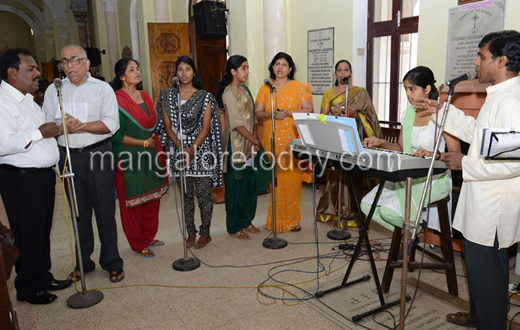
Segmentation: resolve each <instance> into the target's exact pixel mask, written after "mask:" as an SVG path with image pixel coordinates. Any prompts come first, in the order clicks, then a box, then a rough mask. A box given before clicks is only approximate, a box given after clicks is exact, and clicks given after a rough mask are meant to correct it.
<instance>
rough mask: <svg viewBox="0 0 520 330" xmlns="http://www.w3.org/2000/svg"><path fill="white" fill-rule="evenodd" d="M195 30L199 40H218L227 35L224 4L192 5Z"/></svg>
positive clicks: (207, 2) (204, 2)
mask: <svg viewBox="0 0 520 330" xmlns="http://www.w3.org/2000/svg"><path fill="white" fill-rule="evenodd" d="M193 15H194V18H195V30H196V32H197V38H199V39H220V38H222V37H225V36H226V35H227V28H226V4H225V3H223V2H218V1H204V0H203V1H201V2H198V3H196V4H194V5H193Z"/></svg>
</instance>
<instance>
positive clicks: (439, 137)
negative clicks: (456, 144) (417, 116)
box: [403, 84, 455, 262]
mask: <svg viewBox="0 0 520 330" xmlns="http://www.w3.org/2000/svg"><path fill="white" fill-rule="evenodd" d="M443 87H444V86H441V88H440V89H439V99H440V93H441V91H442V88H443ZM449 87H450V89H449V91H448V100H447V101H446V106H445V107H444V113H443V115H442V120H441V124H440V125H438V126H439V134H438V135H437V140H436V141H435V147H434V149H433V157H432V159H431V161H430V167H429V168H428V175H427V177H426V182H424V188H423V192H422V196H421V201H420V203H419V204H418V205H419V208H418V210H417V216H416V217H415V221H414V222H413V224H410V226H411V227H412V228H413V230H412V233H411V235H410V245H409V246H408V253H409V254H411V253H412V250H413V247H414V246H415V240H416V239H417V238H416V237H417V226H418V224H419V219H420V217H422V207H423V205H424V200H425V199H426V194H427V193H428V190H429V186H430V184H431V181H432V176H433V167H434V164H435V158H436V156H437V153H438V151H439V147H440V145H441V140H442V133H443V132H444V124H445V123H446V117H447V115H448V111H449V109H450V104H451V97H452V96H453V92H454V90H455V84H451V85H449ZM403 262H404V259H403Z"/></svg>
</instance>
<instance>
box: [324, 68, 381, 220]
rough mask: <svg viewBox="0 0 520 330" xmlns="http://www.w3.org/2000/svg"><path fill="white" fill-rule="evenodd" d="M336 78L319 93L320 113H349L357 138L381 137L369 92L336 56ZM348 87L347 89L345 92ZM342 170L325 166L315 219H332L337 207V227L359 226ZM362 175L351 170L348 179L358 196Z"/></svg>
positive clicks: (346, 180)
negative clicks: (358, 84)
mask: <svg viewBox="0 0 520 330" xmlns="http://www.w3.org/2000/svg"><path fill="white" fill-rule="evenodd" d="M335 76H336V82H335V84H334V85H335V86H334V88H330V89H328V90H326V91H325V93H324V94H323V98H322V102H321V113H323V114H325V115H333V116H342V117H345V116H347V117H351V118H355V119H356V125H357V128H358V133H359V138H360V139H361V141H363V139H365V138H367V137H377V138H383V133H382V131H381V127H380V126H379V121H378V120H377V113H376V111H375V109H374V106H373V105H372V100H371V99H370V95H368V92H367V91H366V89H364V88H363V87H358V86H352V85H351V81H352V66H351V65H350V63H349V62H348V61H347V60H340V61H339V62H338V63H336V66H335ZM347 88H348V93H347ZM341 173H342V170H341V169H339V170H327V171H326V172H325V179H326V181H327V184H326V186H325V189H324V190H323V192H322V193H321V196H320V200H319V202H318V206H317V209H316V220H317V221H320V222H328V221H331V220H333V219H334V214H337V213H338V212H337V210H338V208H339V207H341V219H339V220H341V221H342V222H341V227H342V228H345V227H347V226H359V225H358V224H359V222H358V214H357V210H355V207H353V206H354V205H355V204H354V199H353V197H352V196H351V192H350V189H349V182H348V177H347V175H346V174H345V175H341ZM340 176H341V177H342V182H341V184H343V189H342V190H343V193H342V197H341V201H340V200H338V191H339V184H340ZM363 178H364V177H363V176H360V175H356V174H352V180H353V181H354V186H355V187H356V191H357V193H358V196H361V193H362V187H363V180H364V179H363Z"/></svg>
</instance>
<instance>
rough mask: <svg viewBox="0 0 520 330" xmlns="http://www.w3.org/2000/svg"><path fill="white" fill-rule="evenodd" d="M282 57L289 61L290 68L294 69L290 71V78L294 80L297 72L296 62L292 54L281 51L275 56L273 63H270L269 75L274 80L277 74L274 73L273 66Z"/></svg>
mask: <svg viewBox="0 0 520 330" xmlns="http://www.w3.org/2000/svg"><path fill="white" fill-rule="evenodd" d="M281 58H283V59H284V60H286V61H287V63H289V68H291V69H292V70H290V71H289V79H291V80H293V79H294V74H295V73H296V65H295V64H294V61H293V59H292V57H291V55H289V54H287V53H284V52H279V53H278V54H276V55H275V56H274V57H273V60H272V61H271V63H269V67H268V69H269V77H270V78H271V79H272V80H275V79H276V76H275V74H274V69H273V66H274V64H275V63H276V61H277V60H279V59H281Z"/></svg>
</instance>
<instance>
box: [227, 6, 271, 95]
mask: <svg viewBox="0 0 520 330" xmlns="http://www.w3.org/2000/svg"><path fill="white" fill-rule="evenodd" d="M227 8H228V9H229V14H228V24H229V31H228V34H229V35H228V38H229V55H230V56H231V55H243V56H245V57H246V58H247V60H248V63H249V70H250V73H249V78H248V82H247V84H248V86H249V89H250V90H251V93H252V94H253V97H256V94H257V93H258V90H259V89H260V87H261V86H262V84H263V81H264V79H265V76H264V75H265V68H264V66H265V64H264V63H265V62H264V30H263V12H264V9H263V1H262V0H248V1H243V0H228V1H227Z"/></svg>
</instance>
